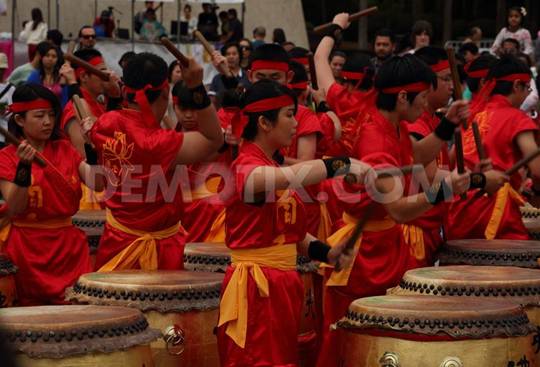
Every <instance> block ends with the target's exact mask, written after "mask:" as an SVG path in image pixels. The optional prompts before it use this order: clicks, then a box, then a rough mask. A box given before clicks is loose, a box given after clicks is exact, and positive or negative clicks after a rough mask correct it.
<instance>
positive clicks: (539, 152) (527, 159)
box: [504, 149, 540, 176]
mask: <svg viewBox="0 0 540 367" xmlns="http://www.w3.org/2000/svg"><path fill="white" fill-rule="evenodd" d="M538 156H540V149H538V150H537V151H535V152H534V153H531V154H530V155H528V156H527V157H525V158H523V159H520V160H519V161H517V162H516V164H514V165H513V166H512V167H510V168H509V169H507V170H506V171H505V172H504V173H505V174H506V175H507V176H512V175H513V174H514V173H516V172H517V171H519V170H520V169H521V168H523V167H525V166H526V165H528V164H529V163H530V162H531V161H532V160H533V159H535V158H536V157H538Z"/></svg>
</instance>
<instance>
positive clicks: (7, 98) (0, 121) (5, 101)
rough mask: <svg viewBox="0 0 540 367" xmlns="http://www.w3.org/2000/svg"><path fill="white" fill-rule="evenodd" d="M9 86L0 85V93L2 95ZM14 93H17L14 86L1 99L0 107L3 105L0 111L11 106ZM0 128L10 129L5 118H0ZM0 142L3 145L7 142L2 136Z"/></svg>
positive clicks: (5, 84) (6, 84) (0, 135)
mask: <svg viewBox="0 0 540 367" xmlns="http://www.w3.org/2000/svg"><path fill="white" fill-rule="evenodd" d="M7 86H8V83H0V93H2V92H3V91H4V89H5V88H7ZM14 91H15V87H14V86H12V87H11V88H10V89H9V91H8V92H7V93H6V94H4V96H3V97H2V99H0V105H1V108H0V110H2V111H3V110H4V108H6V107H7V106H8V105H9V104H11V96H12V95H13V92H14ZM0 126H2V127H3V128H4V129H7V128H8V122H7V120H6V119H5V118H4V117H0ZM0 142H2V143H4V142H5V138H4V136H3V135H2V134H0Z"/></svg>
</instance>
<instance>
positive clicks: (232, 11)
mask: <svg viewBox="0 0 540 367" xmlns="http://www.w3.org/2000/svg"><path fill="white" fill-rule="evenodd" d="M227 13H228V14H229V15H233V16H234V17H235V18H238V13H237V12H236V9H229V10H228V11H227Z"/></svg>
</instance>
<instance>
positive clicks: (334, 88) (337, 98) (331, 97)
mask: <svg viewBox="0 0 540 367" xmlns="http://www.w3.org/2000/svg"><path fill="white" fill-rule="evenodd" d="M346 92H347V90H346V89H345V87H344V86H342V85H340V84H338V83H334V84H332V85H331V86H330V88H328V92H327V93H326V103H327V104H328V107H330V109H331V110H332V111H335V112H336V113H337V111H338V110H339V104H340V103H342V102H343V100H344V98H345V94H346Z"/></svg>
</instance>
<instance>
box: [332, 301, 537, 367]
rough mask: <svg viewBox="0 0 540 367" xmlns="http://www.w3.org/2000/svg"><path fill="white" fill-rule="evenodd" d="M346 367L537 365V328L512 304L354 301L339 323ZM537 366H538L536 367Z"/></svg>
mask: <svg viewBox="0 0 540 367" xmlns="http://www.w3.org/2000/svg"><path fill="white" fill-rule="evenodd" d="M337 328H338V332H344V333H346V337H345V338H344V340H345V343H344V345H343V347H342V350H341V351H340V356H341V361H340V362H341V363H342V365H344V366H351V367H352V366H358V367H371V366H419V367H433V366H435V367H438V366H444V367H460V366H461V367H463V366H501V367H507V366H509V365H511V362H514V361H519V360H521V359H522V358H525V359H526V360H527V361H528V362H529V363H534V361H535V356H534V350H533V346H532V344H533V343H532V339H533V334H532V333H533V331H534V330H535V327H534V326H533V325H531V324H530V322H529V320H528V318H527V315H526V314H525V312H524V311H523V310H522V309H521V308H520V307H519V306H517V305H515V304H513V303H511V302H504V301H502V302H501V301H494V300H486V299H465V300H461V299H459V300H458V299H456V298H450V297H435V296H414V295H413V296H392V295H390V296H378V297H368V298H361V299H358V300H356V301H354V302H353V303H352V304H351V305H350V307H349V310H348V312H347V315H346V316H345V317H344V318H343V319H341V320H340V321H339V322H338V323H337ZM531 365H533V364H531Z"/></svg>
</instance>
